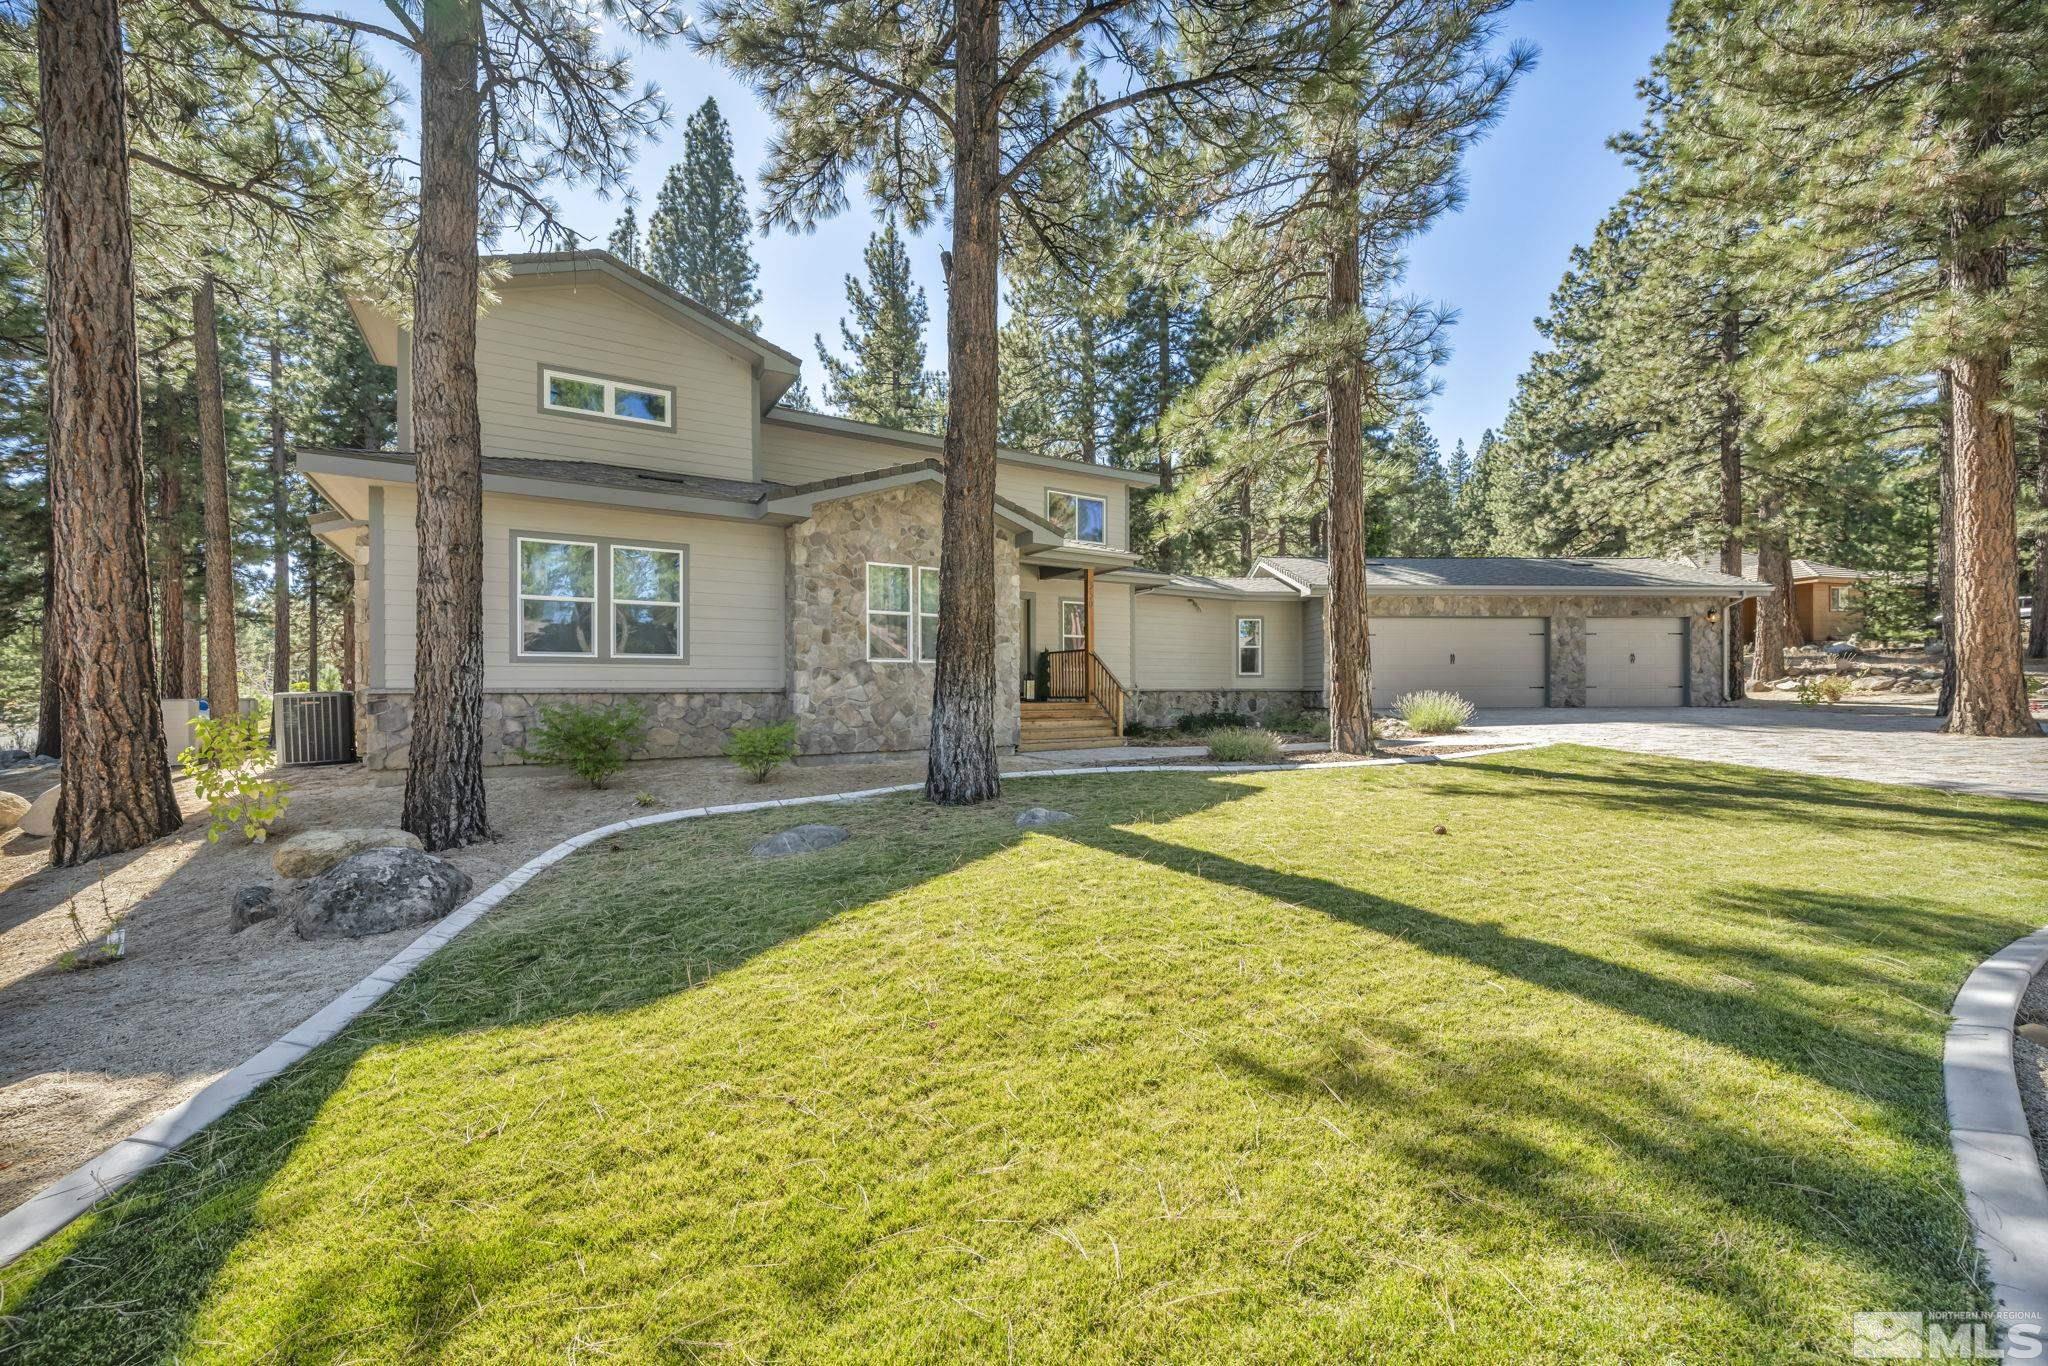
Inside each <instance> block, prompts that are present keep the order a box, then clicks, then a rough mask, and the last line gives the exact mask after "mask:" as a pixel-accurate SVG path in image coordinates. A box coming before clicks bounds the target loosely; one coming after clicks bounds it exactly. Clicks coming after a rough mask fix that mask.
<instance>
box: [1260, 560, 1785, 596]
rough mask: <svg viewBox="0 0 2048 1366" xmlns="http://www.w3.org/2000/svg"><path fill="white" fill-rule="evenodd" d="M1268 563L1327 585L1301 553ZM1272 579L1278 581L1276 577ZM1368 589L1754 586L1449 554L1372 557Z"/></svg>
mask: <svg viewBox="0 0 2048 1366" xmlns="http://www.w3.org/2000/svg"><path fill="white" fill-rule="evenodd" d="M1264 563H1265V564H1266V565H1268V566H1269V567H1271V568H1272V569H1273V570H1275V571H1277V572H1278V573H1280V574H1284V575H1286V576H1287V577H1288V578H1289V579H1292V580H1294V581H1295V582H1296V583H1299V584H1303V585H1305V586H1306V587H1309V588H1323V587H1327V586H1328V584H1329V582H1330V566H1329V564H1328V563H1327V562H1326V561H1323V560H1312V559H1308V558H1306V557H1303V556H1295V555H1288V556H1280V555H1275V556H1269V557H1267V558H1266V560H1265V561H1264ZM1275 582H1278V581H1277V580H1275ZM1366 586H1367V588H1369V589H1375V588H1376V589H1382V590H1386V589H1402V588H1406V589H1424V590H1427V589H1442V590H1445V591H1450V592H1455V591H1457V590H1458V589H1476V588H1493V589H1500V588H1509V589H1515V588H1519V589H1526V590H1529V591H1531V592H1541V591H1556V592H1568V593H1599V592H1602V591H1613V590H1617V589H1629V590H1635V591H1640V590H1643V589H1656V588H1670V589H1673V590H1675V591H1681V592H1682V591H1685V590H1687V589H1699V588H1714V589H1722V590H1727V589H1740V588H1749V587H1753V585H1752V584H1751V583H1750V582H1749V581H1748V580H1745V579H1737V578H1732V577H1730V576H1729V575H1726V574H1723V573H1721V572H1720V571H1719V570H1715V569H1702V568H1700V567H1699V566H1698V565H1694V564H1689V563H1687V562H1686V561H1684V560H1652V559H1626V558H1618V557H1616V558H1600V559H1552V558H1546V557H1543V556H1535V555H1473V556H1447V557H1443V558H1438V559H1374V560H1368V561H1367V562H1366Z"/></svg>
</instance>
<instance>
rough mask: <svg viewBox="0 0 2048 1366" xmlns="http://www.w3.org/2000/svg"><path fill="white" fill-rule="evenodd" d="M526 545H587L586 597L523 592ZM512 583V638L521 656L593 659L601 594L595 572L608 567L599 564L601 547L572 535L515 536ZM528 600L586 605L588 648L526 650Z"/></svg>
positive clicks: (601, 555) (602, 557)
mask: <svg viewBox="0 0 2048 1366" xmlns="http://www.w3.org/2000/svg"><path fill="white" fill-rule="evenodd" d="M529 545H583V546H589V547H590V596H589V597H587V598H582V597H567V596H564V595H562V594H559V593H529V592H527V591H526V549H525V548H526V547H527V546H529ZM512 557H513V558H512V582H513V584H514V586H515V587H517V588H518V590H519V592H518V595H517V596H518V602H517V603H515V604H514V605H515V607H516V608H517V609H518V610H517V612H516V613H515V615H514V616H513V619H512V640H513V644H514V646H515V648H516V649H517V651H518V654H519V657H520V658H521V659H596V658H597V657H598V648H597V630H596V627H597V610H598V601H599V599H600V598H602V597H603V594H602V593H600V592H599V591H598V589H599V587H600V584H601V580H600V579H599V578H598V575H599V574H600V573H602V572H603V571H604V570H605V569H607V568H609V566H607V565H605V564H603V563H602V561H603V559H604V548H603V547H602V546H600V545H599V544H598V543H597V542H596V541H585V540H579V539H578V538H576V537H574V536H515V537H514V538H513V544H512ZM529 602H587V603H589V604H590V625H591V628H592V629H591V632H590V648H589V649H588V650H529V649H527V648H526V604H527V603H529Z"/></svg>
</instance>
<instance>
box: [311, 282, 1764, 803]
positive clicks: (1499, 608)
mask: <svg viewBox="0 0 2048 1366" xmlns="http://www.w3.org/2000/svg"><path fill="white" fill-rule="evenodd" d="M502 266H503V275H504V278H503V279H502V281H501V283H500V284H499V285H498V288H497V298H496V300H495V302H493V303H492V304H491V305H490V306H489V307H488V308H487V309H486V310H485V311H484V313H483V314H482V316H481V317H480V318H479V321H478V334H477V371H478V374H477V383H478V397H479V404H480V409H481V417H482V429H483V451H484V462H483V477H484V495H483V496H484V546H483V553H484V690H485V703H484V726H485V753H486V761H487V762H491V763H516V762H519V759H520V756H519V752H518V751H519V748H520V746H521V745H522V744H523V742H524V740H525V736H526V732H527V729H528V727H529V726H530V725H531V723H532V721H533V718H534V716H535V713H536V711H537V709H538V708H539V707H540V706H542V705H545V704H547V703H549V702H551V701H565V700H576V701H597V700H606V699H615V698H631V699H633V700H636V701H638V702H640V703H641V704H642V705H643V706H644V707H645V708H646V709H647V712H648V715H649V719H650V730H649V734H648V741H647V745H646V749H645V751H644V753H645V755H646V756H647V757H671V756H686V755H709V754H715V753H717V752H718V751H719V749H720V748H721V747H722V745H723V743H724V741H725V738H726V736H727V734H728V733H729V732H730V731H731V730H732V729H733V727H735V726H740V725H747V724H755V723H760V722H766V721H773V720H781V719H785V718H787V719H794V720H795V722H796V724H797V736H798V745H799V747H800V749H801V751H802V752H803V753H804V754H805V755H806V756H810V757H813V758H821V757H829V756H833V755H847V754H870V753H899V752H914V751H918V750H921V749H923V747H924V745H925V741H926V735H927V731H928V728H929V722H930V713H931V688H932V661H933V657H934V654H935V651H936V632H937V615H936V613H937V607H938V591H939V582H940V573H941V568H942V567H941V566H940V564H939V539H940V538H939V527H940V491H941V487H942V484H943V478H944V474H943V467H942V465H941V463H940V456H941V453H942V443H941V442H940V441H939V439H938V438H936V437H932V436H927V435H922V434H918V433H908V432H898V431H892V430H889V429H886V428H881V427H875V426H870V425H868V424H865V423H859V422H850V421H845V420H843V419H839V418H833V417H823V416H819V415H816V414H810V413H800V412H795V411H791V410H788V409H784V408H779V407H777V406H776V400H777V399H778V398H780V397H781V395H782V394H783V393H784V392H785V391H786V390H787V389H788V388H789V387H790V385H791V384H793V383H794V382H795V380H796V378H797V372H798V364H799V362H798V361H797V358H796V357H795V356H793V355H792V354H791V353H789V352H787V351H784V350H782V349H781V348H779V347H776V346H774V345H772V344H770V343H768V342H766V341H764V340H762V339H761V338H759V337H757V336H755V335H753V334H752V333H749V332H746V331H744V330H742V329H739V328H736V327H733V326H731V325H730V324H728V323H725V322H723V321H721V320H720V319H718V318H717V317H716V316H715V315H713V314H711V313H709V312H708V311H706V310H705V309H703V308H702V307H700V306H698V305H697V304H695V303H693V302H692V301H690V300H689V299H686V298H684V297H683V296H681V295H679V294H676V293H675V292H674V291H672V290H670V289H667V288H665V287H664V286H662V285H661V284H660V283H658V282H657V281H655V280H653V279H652V278H651V277H649V276H646V275H644V274H642V273H640V272H639V271H636V270H634V269H632V268H631V267H629V266H626V265H625V264H623V263H622V262H620V261H618V260H616V259H615V258H613V257H611V256H610V255H608V254H607V253H604V252H595V251H580V252H564V253H548V254H536V255H525V256H514V257H510V258H506V259H505V260H504V261H503V262H502ZM357 321H358V323H359V325H360V326H361V328H362V331H363V335H364V337H365V338H366V340H367V341H368V343H369V345H370V348H371V350H372V352H373V353H374V354H375V356H376V358H377V359H378V360H379V361H380V362H382V363H384V364H387V365H391V366H394V367H396V369H397V372H398V440H397V449H396V450H389V451H344V450H301V451H299V452H297V453H296V460H297V463H298V466H299V468H300V470H301V471H302V472H303V473H304V474H305V475H306V476H307V478H308V479H309V480H310V481H311V482H312V484H313V486H314V487H315V488H316V489H317V490H319V492H320V494H321V496H322V497H323V498H324V499H325V500H326V502H327V503H328V505H329V506H330V508H331V509H332V511H331V512H330V513H329V514H327V515H324V516H323V517H321V518H319V519H316V522H315V530H316V532H317V533H318V534H319V535H320V536H321V537H322V538H323V539H325V540H326V541H327V542H328V544H330V545H332V546H333V547H334V548H335V549H336V550H338V551H339V552H340V553H341V554H342V555H343V556H345V557H346V558H347V559H348V560H350V562H352V563H353V564H354V565H355V571H356V582H355V611H356V613H357V626H358V631H357V639H358V641H359V648H360V650H361V652H362V654H361V658H360V660H359V667H358V672H357V677H358V679H359V680H360V681H361V685H362V686H361V691H360V693H359V700H358V706H357V721H358V724H357V745H358V749H359V750H360V752H361V754H362V757H363V760H364V762H365V763H367V764H369V765H370V766H372V767H376V768H395V767H402V766H403V765H404V763H405V759H406V745H407V743H408V740H409V738H410V733H411V724H412V681H413V663H414V635H415V632H414V598H415V591H416V584H417V580H418V573H419V568H420V566H419V563H418V550H417V539H416V534H415V525H414V524H415V513H416V499H415V496H414V493H415V489H414V462H413V456H412V454H411V452H410V449H409V447H410V445H411V431H412V423H411V398H412V367H411V341H410V337H409V336H408V335H407V333H406V332H405V330H404V329H403V328H402V327H400V326H399V324H398V322H397V320H396V319H394V318H392V317H390V316H388V315H386V314H383V313H380V312H378V311H376V310H375V309H372V308H370V307H367V306H360V305H359V306H358V308H357ZM1157 482H1158V480H1157V477H1156V476H1155V475H1152V474H1148V473H1142V472H1139V471H1135V470H1126V469H1117V468H1111V467H1108V466H1099V465H1083V464H1080V463H1077V462H1074V461H1067V460H1060V459H1055V458H1052V457H1048V456H1040V455H1033V454H1028V453H1024V452H1018V451H1008V450H1006V451H1003V452H1002V453H1001V457H1000V463H999V467H998V472H997V484H996V494H997V499H996V507H995V518H996V522H997V530H998V533H999V534H998V535H997V537H996V547H995V571H996V583H997V590H998V594H999V603H998V616H997V653H998V667H999V675H998V676H999V677H1005V678H1013V679H1017V680H1018V681H1019V684H1020V686H1019V687H1018V688H1005V689H1003V690H1002V695H1001V696H1000V697H999V698H998V707H997V715H996V736H997V741H998V743H999V744H1001V745H1004V746H1012V745H1017V744H1019V743H1020V742H1022V743H1040V744H1050V743H1056V742H1061V741H1064V740H1068V739H1072V738H1080V737H1081V736H1084V735H1093V734H1103V733H1114V732H1115V730H1116V729H1117V728H1118V726H1119V725H1121V724H1122V723H1123V722H1124V721H1125V720H1140V719H1142V720H1145V721H1149V722H1164V721H1168V720H1171V719H1172V718H1173V717H1174V716H1177V715H1179V714H1181V713H1183V712H1186V711H1191V710H1201V711H1207V710H1215V709H1229V710H1241V711H1247V712H1252V713H1255V714H1257V713H1264V712H1269V711H1272V710H1275V709H1278V708H1299V707H1303V706H1313V705H1317V704H1318V703H1319V702H1320V699H1321V696H1322V692H1323V686H1324V680H1323V664H1322V654H1323V650H1322V626H1321V620H1322V601H1321V599H1322V595H1323V592H1324V589H1325V583H1324V578H1325V575H1324V571H1323V568H1322V566H1321V564H1320V563H1319V562H1317V561H1311V560H1298V559H1271V560H1263V561H1261V562H1260V563H1259V564H1258V565H1257V567H1256V568H1255V570H1254V572H1253V573H1252V574H1251V575H1250V576H1247V577H1244V578H1230V579H1223V578H1198V577H1189V576H1183V575H1170V574H1164V573H1159V572H1156V571H1152V570H1148V569H1146V568H1144V567H1142V566H1141V565H1139V564H1138V563H1137V556H1136V555H1135V554H1133V553H1132V551H1131V549H1130V501H1131V493H1132V491H1133V490H1135V489H1140V488H1150V487H1155V486H1156V485H1157ZM1371 591H1372V594H1373V604H1372V610H1373V613H1374V617H1375V621H1374V626H1373V646H1374V653H1375V675H1374V699H1375V701H1376V702H1377V703H1379V704H1381V705H1385V704H1386V703H1387V702H1390V701H1391V700H1392V699H1393V697H1395V696H1396V695H1398V694H1399V693H1400V692H1404V691H1408V690H1410V689H1412V688H1416V687H1439V686H1440V687H1448V688H1452V689H1455V690H1457V691H1460V692H1462V693H1464V694H1465V695H1466V696H1468V697H1470V698H1471V699H1472V700H1473V701H1475V702H1477V703H1479V704H1480V705H1482V706H1508V705H1523V706H1536V705H1546V704H1547V705H1554V706H1578V705H1595V706H1597V705H1602V704H1610V705H1682V704H1691V705H1715V704H1719V703H1720V702H1722V701H1723V700H1724V699H1723V697H1722V694H1721V679H1722V678H1723V676H1724V675H1725V672H1726V671H1725V669H1723V668H1722V666H1721V660H1722V650H1723V648H1724V646H1723V643H1722V641H1723V633H1722V625H1723V623H1724V622H1725V620H1726V617H1727V614H1728V613H1729V612H1730V611H1731V610H1733V609H1734V607H1735V606H1736V605H1737V604H1738V603H1740V602H1741V601H1742V600H1743V599H1745V598H1747V597H1751V596H1754V595H1755V594H1757V593H1758V592H1760V591H1764V590H1761V589H1760V588H1759V586H1758V585H1756V584H1754V583H1748V582H1744V581H1742V580H1738V579H1732V578H1728V577H1725V576H1723V575H1720V574H1717V573H1713V572H1711V571H1705V570H1700V569H1696V568H1694V567H1692V566H1690V565H1686V564H1680V563H1673V562H1667V561H1649V560H1414V561H1398V560H1395V561H1385V562H1376V563H1375V565H1374V567H1373V571H1372V584H1371ZM1041 652H1044V653H1045V654H1046V656H1047V664H1048V672H1049V673H1050V674H1051V676H1052V677H1051V682H1052V684H1053V686H1052V689H1051V692H1052V694H1053V697H1052V698H1051V699H1046V698H1038V699H1035V700H1034V701H1033V702H1032V703H1030V704H1028V705H1026V704H1021V703H1020V694H1021V693H1022V691H1023V690H1024V688H1023V685H1024V684H1026V683H1027V681H1029V680H1031V679H1033V677H1034V674H1035V672H1036V669H1037V662H1038V658H1039V655H1040V653H1041Z"/></svg>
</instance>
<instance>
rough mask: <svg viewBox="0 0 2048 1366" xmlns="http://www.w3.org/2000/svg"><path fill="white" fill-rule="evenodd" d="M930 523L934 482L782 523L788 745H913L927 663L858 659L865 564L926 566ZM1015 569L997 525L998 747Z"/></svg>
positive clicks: (1014, 641)
mask: <svg viewBox="0 0 2048 1366" xmlns="http://www.w3.org/2000/svg"><path fill="white" fill-rule="evenodd" d="M939 523H940V503H939V489H938V487H937V486H936V485H933V484H911V485H908V486H905V487H902V488H893V489H884V490H882V491H880V492H878V493H865V494H858V495H856V496H854V497H850V498H841V499H835V500H833V501H831V502H827V503H820V504H819V505H818V506H817V507H816V508H815V509H814V510H813V512H812V514H811V517H810V519H809V520H808V521H804V522H799V523H797V524H796V525H794V526H792V527H790V528H789V530H788V532H787V533H786V535H787V537H788V545H789V568H788V594H789V598H788V602H789V610H788V612H787V613H786V614H785V617H786V620H787V622H788V647H787V648H788V655H787V657H788V659H789V665H790V668H789V709H790V715H791V716H793V717H795V718H796V724H797V752H798V753H799V754H801V755H806V756H822V755H835V754H871V753H904V752H915V751H922V750H923V749H924V748H925V745H926V743H927V741H928V740H929V738H930V735H931V719H932V668H933V666H932V665H930V664H928V663H903V664H893V663H891V664H872V663H869V662H868V657H867V655H868V643H867V595H868V589H867V567H868V563H869V561H879V562H882V563H886V564H907V565H912V566H917V565H925V566H930V565H936V564H938V563H939ZM1020 578H1021V574H1020V572H1019V570H1018V557H1017V547H1016V544H1015V542H1013V541H1012V540H1011V539H1010V538H1009V537H1008V536H1006V535H1004V534H1002V532H1001V531H1000V530H998V532H997V534H996V583H995V593H996V678H997V679H998V680H999V686H998V687H997V688H996V726H995V731H996V744H997V746H998V747H1002V748H1014V747H1015V746H1016V743H1017V714H1018V706H1017V689H1016V688H1014V687H1009V686H1001V684H1000V681H1001V680H1007V679H1014V678H1016V677H1017V676H1018V653H1017V651H1018V635H1019V630H1020V624H1019V613H1018V592H1019V588H1020ZM914 592H915V589H914V588H913V594H914ZM913 605H914V600H913Z"/></svg>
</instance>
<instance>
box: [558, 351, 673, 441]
mask: <svg viewBox="0 0 2048 1366" xmlns="http://www.w3.org/2000/svg"><path fill="white" fill-rule="evenodd" d="M540 407H541V411H542V412H545V413H566V414H568V415H569V416H571V417H601V418H609V419H611V420H612V421H614V422H631V423H635V424H638V425H639V426H642V427H672V426H673V425H674V422H673V413H674V410H675V390H673V389H666V388H663V387H662V386H660V385H658V384H644V383H640V382H638V381H635V380H624V379H607V378H605V377H604V376H602V375H583V374H578V373H576V372H575V371H572V370H554V369H549V368H547V367H545V366H543V367H542V368H541V372H540Z"/></svg>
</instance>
